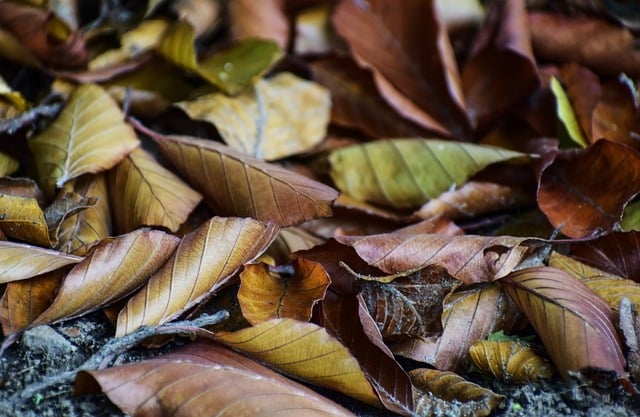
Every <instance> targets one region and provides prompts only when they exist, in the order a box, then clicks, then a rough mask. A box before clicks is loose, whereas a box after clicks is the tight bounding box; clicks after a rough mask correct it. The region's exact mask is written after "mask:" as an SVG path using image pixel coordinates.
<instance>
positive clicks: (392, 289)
mask: <svg viewBox="0 0 640 417" xmlns="http://www.w3.org/2000/svg"><path fill="white" fill-rule="evenodd" d="M358 282H359V285H358V287H359V289H360V294H361V296H362V299H363V300H364V302H365V304H366V306H367V310H368V311H369V313H370V314H371V316H372V317H373V319H374V320H375V321H376V324H377V325H378V327H379V328H380V332H381V333H382V337H383V338H384V339H385V340H386V341H389V340H394V339H395V338H398V337H401V336H408V337H412V336H423V337H427V336H432V335H436V334H439V333H440V332H441V331H442V324H441V322H440V315H441V314H442V300H443V298H445V296H446V295H447V294H449V293H450V292H451V291H452V290H453V289H454V288H455V287H457V286H458V285H460V282H459V281H458V280H456V279H455V278H453V277H451V276H449V274H447V273H446V271H444V270H443V269H442V268H437V267H427V268H424V269H422V270H420V271H418V272H416V273H413V274H411V275H409V276H407V277H401V278H396V279H394V280H393V281H392V282H389V283H381V282H378V281H376V280H375V277H373V278H371V281H369V280H367V281H364V280H359V281H358ZM427 312H428V313H427Z"/></svg>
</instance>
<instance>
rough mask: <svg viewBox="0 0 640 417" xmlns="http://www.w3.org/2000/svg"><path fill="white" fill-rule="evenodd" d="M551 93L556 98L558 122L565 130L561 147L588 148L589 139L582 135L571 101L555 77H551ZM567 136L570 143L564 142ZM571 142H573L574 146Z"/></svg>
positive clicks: (561, 134) (562, 134)
mask: <svg viewBox="0 0 640 417" xmlns="http://www.w3.org/2000/svg"><path fill="white" fill-rule="evenodd" d="M551 91H552V92H553V95H554V97H555V98H556V114H557V115H558V120H559V121H560V123H561V124H562V127H563V128H564V131H562V132H560V137H561V138H560V145H561V146H562V145H564V147H566V148H570V147H573V146H572V145H573V144H577V145H579V146H581V147H583V148H585V147H587V145H588V142H587V139H586V138H585V137H584V135H583V134H582V129H581V128H580V124H579V123H578V119H577V116H576V114H575V112H574V111H573V107H572V105H571V101H570V100H569V97H568V96H567V93H565V91H564V89H563V88H562V84H561V83H560V81H558V79H557V78H555V77H551ZM565 134H566V135H567V136H568V139H569V140H570V141H566V140H565V141H563V136H564V135H565ZM571 142H573V144H572V143H571Z"/></svg>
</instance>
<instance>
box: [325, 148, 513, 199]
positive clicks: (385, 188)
mask: <svg viewBox="0 0 640 417" xmlns="http://www.w3.org/2000/svg"><path fill="white" fill-rule="evenodd" d="M524 157H525V154H522V153H519V152H514V151H510V150H507V149H501V148H497V147H493V146H486V145H475V144H468V143H458V142H451V141H443V140H435V139H393V140H378V141H374V142H369V143H366V144H362V145H354V146H348V147H346V148H341V149H338V150H335V151H333V152H331V154H330V155H329V162H330V163H331V177H332V178H333V181H334V182H335V184H336V186H337V187H338V189H339V190H340V191H342V192H344V193H346V194H348V195H350V196H351V197H353V198H355V199H356V200H361V201H367V202H370V203H374V204H380V205H384V206H390V207H394V208H412V207H416V206H420V205H422V204H424V203H425V202H427V201H428V200H430V199H432V198H435V197H437V196H439V195H440V194H442V193H443V192H445V191H448V190H451V189H452V188H453V187H458V186H460V185H462V184H463V183H465V182H466V181H467V179H469V177H471V176H472V175H474V174H476V173H478V172H480V171H481V170H482V169H484V168H485V167H487V166H488V165H490V164H493V163H495V162H500V161H509V160H513V159H517V158H524Z"/></svg>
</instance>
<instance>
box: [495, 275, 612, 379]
mask: <svg viewBox="0 0 640 417" xmlns="http://www.w3.org/2000/svg"><path fill="white" fill-rule="evenodd" d="M501 282H502V284H503V288H504V289H505V291H506V292H507V293H508V294H509V296H510V297H511V298H512V299H513V300H514V301H515V302H516V303H517V304H518V305H519V306H520V308H521V309H522V311H523V313H524V314H525V316H526V317H527V319H528V320H529V322H530V323H531V325H532V326H533V327H534V328H535V329H536V332H537V333H538V335H539V336H540V338H541V339H542V342H543V343H544V346H545V348H546V349H547V352H548V353H549V356H550V357H551V359H553V362H554V364H555V365H556V367H557V368H558V370H559V371H560V373H561V374H562V375H563V376H565V377H568V375H569V372H570V371H573V372H580V371H581V370H583V369H585V368H596V369H602V370H607V371H613V372H615V374H616V375H617V376H618V377H620V378H622V377H623V376H624V374H625V371H624V366H625V359H624V356H623V355H622V351H621V348H620V341H619V340H618V336H617V334H616V331H615V328H614V327H613V323H612V322H611V319H610V317H611V310H610V308H609V306H608V305H607V303H606V302H605V301H604V300H603V299H602V298H600V297H598V296H597V295H596V294H594V293H593V292H592V291H591V290H590V289H589V288H588V287H587V286H586V285H585V284H583V283H582V282H580V280H578V279H577V278H574V277H573V276H571V275H570V274H568V273H566V272H564V271H561V270H559V269H555V268H550V267H532V268H525V269H521V270H519V271H516V272H514V273H512V274H511V275H509V276H508V277H507V278H504V279H503V280H502V281H501Z"/></svg>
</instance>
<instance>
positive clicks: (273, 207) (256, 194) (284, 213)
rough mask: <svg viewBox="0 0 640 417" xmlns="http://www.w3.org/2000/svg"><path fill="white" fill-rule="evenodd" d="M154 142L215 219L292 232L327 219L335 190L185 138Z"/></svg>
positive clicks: (160, 138)
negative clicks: (308, 222) (236, 219)
mask: <svg viewBox="0 0 640 417" xmlns="http://www.w3.org/2000/svg"><path fill="white" fill-rule="evenodd" d="M154 139H155V140H156V142H157V143H158V144H159V145H160V148H161V150H162V152H163V153H164V154H165V155H166V156H167V157H168V158H170V159H171V161H172V163H173V164H174V165H175V166H176V168H177V169H178V171H179V172H180V173H181V174H182V175H183V176H184V177H185V178H186V179H187V181H188V182H189V183H190V184H191V185H192V186H193V187H194V188H195V189H197V190H198V191H200V192H201V193H202V194H203V195H204V198H205V202H206V203H207V205H208V206H209V207H210V208H211V209H212V210H213V211H214V212H216V213H218V214H223V215H233V216H248V217H253V218H255V219H258V220H262V221H268V222H274V223H276V224H278V225H279V226H282V227H284V226H291V225H295V224H298V223H302V222H303V221H306V220H309V219H312V218H315V217H325V216H329V215H331V207H330V206H331V202H332V201H333V200H334V199H335V198H336V197H337V196H338V193H337V192H336V191H335V190H334V189H333V188H330V187H328V186H326V185H324V184H321V183H319V182H316V181H313V180H311V179H308V178H306V177H304V176H302V175H300V174H296V173H294V172H292V171H289V170H286V169H284V168H281V167H279V166H277V165H273V164H269V163H266V162H263V161H260V160H257V159H255V158H252V157H250V156H247V155H244V154H243V153H241V152H238V151H236V150H234V149H231V148H229V147H228V146H224V145H221V144H219V143H215V142H213V141H210V140H205V139H198V138H192V137H188V136H160V135H155V136H154Z"/></svg>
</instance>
